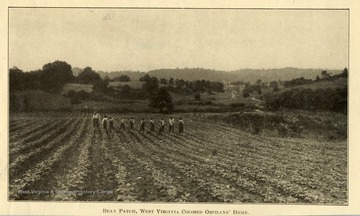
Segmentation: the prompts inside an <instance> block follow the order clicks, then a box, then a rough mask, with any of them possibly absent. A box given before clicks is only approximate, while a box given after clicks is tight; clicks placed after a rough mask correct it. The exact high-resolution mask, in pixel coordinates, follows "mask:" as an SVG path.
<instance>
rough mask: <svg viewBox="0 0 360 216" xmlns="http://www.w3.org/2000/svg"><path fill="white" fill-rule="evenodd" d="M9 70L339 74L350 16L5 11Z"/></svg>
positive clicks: (283, 12)
mask: <svg viewBox="0 0 360 216" xmlns="http://www.w3.org/2000/svg"><path fill="white" fill-rule="evenodd" d="M9 23H10V26H9V36H10V38H9V43H10V44H9V47H10V48H9V61H10V65H9V66H10V67H13V66H17V67H18V68H20V69H22V70H24V71H28V70H35V69H40V68H41V67H42V66H43V65H44V64H46V63H49V62H53V61H55V60H62V61H66V62H67V63H69V64H70V65H71V66H73V67H81V68H83V67H86V66H90V67H92V68H93V69H95V70H103V71H115V70H140V71H148V70H152V69H160V68H176V67H178V68H184V67H188V68H192V67H203V68H209V69H218V70H237V69H241V68H283V67H298V68H323V69H343V68H344V67H347V66H348V65H347V63H348V12H347V11H340V10H336V11H323V10H321V11H319V10H317V11H315V10H313V11H304V10H301V11H294V10H292V11H288V10H229V9H221V10H218V9H217V10H216V9H206V10H194V9H186V10H181V9H177V10H175V9H166V10H165V9H152V10H150V9H111V10H109V9H39V8H38V9H34V8H33V9H20V8H17V9H14V8H13V9H10V22H9Z"/></svg>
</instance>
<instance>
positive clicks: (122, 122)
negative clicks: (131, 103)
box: [120, 118, 125, 130]
mask: <svg viewBox="0 0 360 216" xmlns="http://www.w3.org/2000/svg"><path fill="white" fill-rule="evenodd" d="M120 130H125V119H124V118H122V119H121V121H120Z"/></svg>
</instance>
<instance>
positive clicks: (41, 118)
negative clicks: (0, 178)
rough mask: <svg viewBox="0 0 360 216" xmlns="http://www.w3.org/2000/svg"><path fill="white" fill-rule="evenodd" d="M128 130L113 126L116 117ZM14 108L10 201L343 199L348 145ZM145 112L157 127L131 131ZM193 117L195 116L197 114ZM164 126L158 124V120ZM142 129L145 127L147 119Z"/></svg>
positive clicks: (195, 124) (192, 123)
mask: <svg viewBox="0 0 360 216" xmlns="http://www.w3.org/2000/svg"><path fill="white" fill-rule="evenodd" d="M131 116H134V117H135V120H136V123H135V126H136V130H134V131H129V130H128V126H129V125H128V123H127V128H126V130H125V131H123V130H120V125H119V122H120V119H121V118H122V117H125V118H127V119H128V118H129V117H131ZM131 116H130V115H127V114H124V115H123V114H114V115H112V117H113V118H114V119H115V125H114V126H115V130H113V131H109V132H106V131H105V130H104V129H103V128H96V127H93V125H92V120H91V114H88V113H80V112H79V113H70V112H69V113H64V112H48V113H16V114H11V115H10V122H9V140H10V142H9V199H10V200H69V201H72V200H77V201H125V202H133V201H144V202H235V203H314V204H336V205H346V204H347V143H346V141H332V142H325V141H323V142H320V141H314V140H310V139H309V140H308V139H303V138H302V139H300V138H279V137H266V136H258V135H252V134H250V133H246V132H244V131H242V130H240V129H236V128H232V127H227V126H226V125H222V124H216V123H214V122H207V121H206V120H205V119H204V120H201V121H200V120H195V118H192V117H191V115H182V117H183V118H184V121H185V130H184V133H182V134H179V133H178V124H177V120H178V118H179V117H180V116H179V115H175V119H176V124H175V133H172V134H169V133H168V125H167V124H166V128H165V133H162V134H159V133H158V127H159V119H160V118H161V117H164V118H165V119H166V120H167V118H168V116H162V115H157V114H132V115H131ZM143 117H144V118H146V119H147V120H148V119H149V118H150V117H152V118H154V120H155V121H156V132H148V131H146V132H144V133H141V132H139V130H138V129H139V122H140V119H141V118H143ZM197 119H198V118H197ZM166 123H167V122H166ZM145 127H146V130H148V128H149V127H150V125H149V124H148V122H147V125H146V126H145Z"/></svg>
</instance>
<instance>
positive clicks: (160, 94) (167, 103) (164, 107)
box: [149, 87, 174, 113]
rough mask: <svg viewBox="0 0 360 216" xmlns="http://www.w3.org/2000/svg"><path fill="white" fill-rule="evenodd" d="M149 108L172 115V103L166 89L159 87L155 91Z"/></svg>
mask: <svg viewBox="0 0 360 216" xmlns="http://www.w3.org/2000/svg"><path fill="white" fill-rule="evenodd" d="M149 106H150V107H153V108H158V109H159V110H160V112H167V113H172V112H173V111H174V103H173V101H172V98H171V95H170V94H169V92H168V91H167V89H166V87H161V88H159V89H158V90H157V92H156V94H155V97H153V98H152V99H151V101H150V104H149Z"/></svg>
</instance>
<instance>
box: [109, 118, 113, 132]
mask: <svg viewBox="0 0 360 216" xmlns="http://www.w3.org/2000/svg"><path fill="white" fill-rule="evenodd" d="M109 126H110V131H111V130H112V129H114V121H113V120H109Z"/></svg>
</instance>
